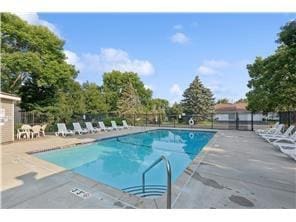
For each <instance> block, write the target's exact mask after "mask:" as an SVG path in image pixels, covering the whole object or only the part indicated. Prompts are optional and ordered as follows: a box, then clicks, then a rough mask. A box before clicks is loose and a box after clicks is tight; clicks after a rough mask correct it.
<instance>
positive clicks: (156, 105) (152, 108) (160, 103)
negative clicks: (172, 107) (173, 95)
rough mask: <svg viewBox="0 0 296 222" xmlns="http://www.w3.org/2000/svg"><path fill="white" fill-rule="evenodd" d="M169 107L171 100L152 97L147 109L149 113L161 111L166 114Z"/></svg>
mask: <svg viewBox="0 0 296 222" xmlns="http://www.w3.org/2000/svg"><path fill="white" fill-rule="evenodd" d="M168 108H169V101H167V100H166V99H160V98H156V99H151V100H150V102H149V107H148V109H147V111H148V113H159V114H165V113H166V112H167V110H168Z"/></svg>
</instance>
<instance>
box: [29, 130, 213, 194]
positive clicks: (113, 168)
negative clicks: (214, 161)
mask: <svg viewBox="0 0 296 222" xmlns="http://www.w3.org/2000/svg"><path fill="white" fill-rule="evenodd" d="M213 135H214V133H211V132H198V131H188V130H152V131H148V132H143V133H136V134H132V135H127V136H121V137H117V138H111V139H105V140H101V141H98V142H95V143H91V144H86V145H79V146H75V147H72V148H65V149H58V150H52V151H48V152H42V153H37V154H34V155H35V156H37V157H38V158H41V159H43V160H46V161H49V162H51V163H54V164H56V165H59V166H62V167H64V168H66V169H70V170H72V171H74V172H76V173H78V174H81V175H83V176H86V177H89V178H91V179H93V180H96V181H98V182H101V183H105V184H107V185H110V186H113V187H115V188H119V189H124V188H127V187H131V186H137V185H140V184H141V176H142V172H143V171H144V170H145V169H146V168H147V167H149V166H150V165H151V163H153V162H154V161H155V160H156V159H157V158H159V157H160V156H161V155H164V156H166V157H167V158H168V160H169V161H170V163H171V168H172V181H175V180H176V179H177V177H178V176H180V175H181V174H182V172H183V171H184V170H185V168H186V167H187V166H188V165H189V164H190V162H191V161H192V160H193V159H194V158H195V156H196V155H197V154H198V153H199V152H200V151H201V150H202V148H203V147H204V146H205V145H206V144H207V143H208V142H209V140H210V139H211V138H212V137H213ZM165 181H166V174H165V170H164V165H163V163H160V164H158V165H157V166H156V167H155V168H153V169H152V170H151V171H149V173H147V177H146V183H147V184H148V185H149V184H157V185H160V184H162V185H164V184H165Z"/></svg>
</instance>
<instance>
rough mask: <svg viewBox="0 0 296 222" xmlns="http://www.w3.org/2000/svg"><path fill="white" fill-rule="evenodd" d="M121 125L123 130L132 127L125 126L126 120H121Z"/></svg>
mask: <svg viewBox="0 0 296 222" xmlns="http://www.w3.org/2000/svg"><path fill="white" fill-rule="evenodd" d="M122 125H123V128H124V129H129V128H130V127H132V126H129V125H128V124H127V122H126V120H122Z"/></svg>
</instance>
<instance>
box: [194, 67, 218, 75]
mask: <svg viewBox="0 0 296 222" xmlns="http://www.w3.org/2000/svg"><path fill="white" fill-rule="evenodd" d="M197 73H198V74H201V75H211V74H215V73H216V71H215V70H214V69H212V68H211V67H207V66H203V65H201V66H199V67H198V69H197Z"/></svg>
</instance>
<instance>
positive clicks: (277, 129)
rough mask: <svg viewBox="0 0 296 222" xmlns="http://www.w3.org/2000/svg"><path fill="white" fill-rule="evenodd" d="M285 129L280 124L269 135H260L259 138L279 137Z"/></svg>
mask: <svg viewBox="0 0 296 222" xmlns="http://www.w3.org/2000/svg"><path fill="white" fill-rule="evenodd" d="M283 128H284V124H279V125H278V126H277V127H276V129H275V130H272V131H270V132H269V133H268V132H267V133H259V136H261V137H264V136H266V135H273V136H274V135H279V134H281V133H282V130H283Z"/></svg>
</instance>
